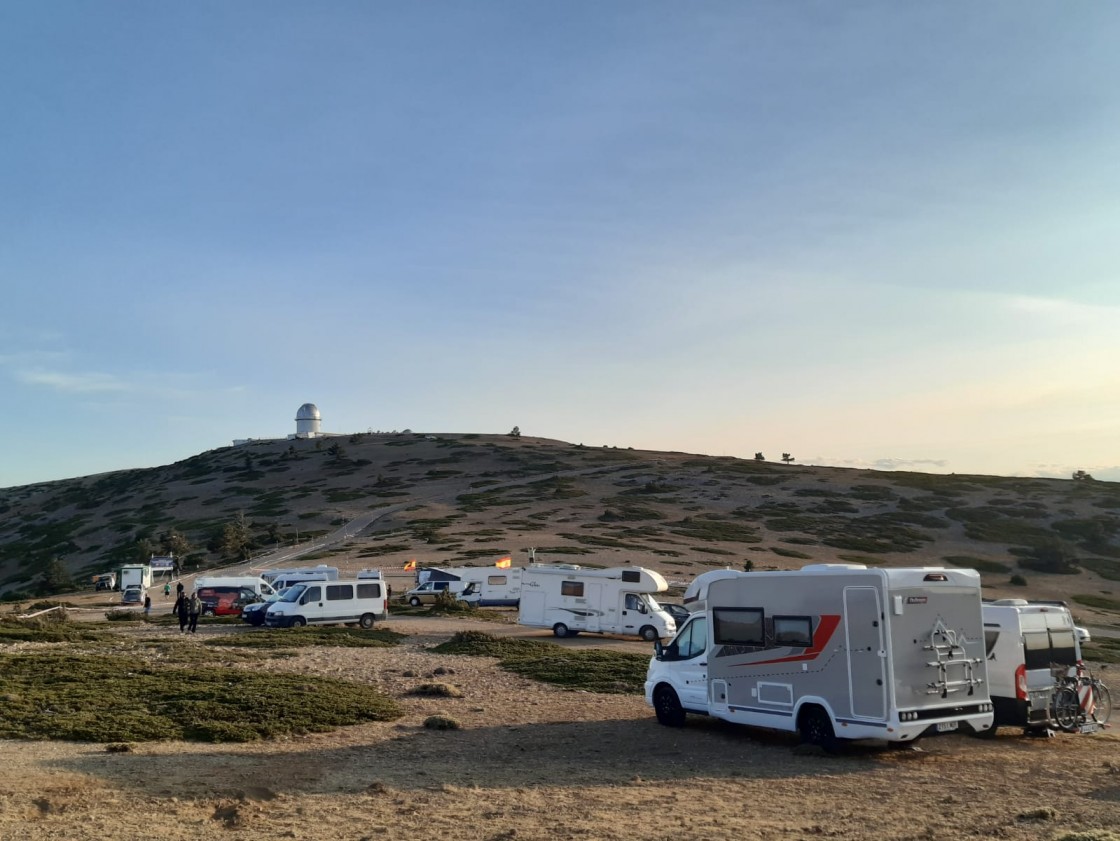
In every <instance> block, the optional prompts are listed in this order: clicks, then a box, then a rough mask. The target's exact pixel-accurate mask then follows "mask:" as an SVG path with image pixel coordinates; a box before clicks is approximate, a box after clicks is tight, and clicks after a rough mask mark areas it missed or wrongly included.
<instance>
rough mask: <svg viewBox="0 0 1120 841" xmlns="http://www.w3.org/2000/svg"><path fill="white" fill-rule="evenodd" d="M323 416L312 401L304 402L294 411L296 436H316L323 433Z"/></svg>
mask: <svg viewBox="0 0 1120 841" xmlns="http://www.w3.org/2000/svg"><path fill="white" fill-rule="evenodd" d="M322 426H323V416H322V415H321V414H319V407H318V406H316V405H315V404H314V403H304V404H303V405H302V406H300V407H299V409H298V410H297V411H296V434H295V437H296V438H318V437H319V436H320V435H322V434H323V429H322Z"/></svg>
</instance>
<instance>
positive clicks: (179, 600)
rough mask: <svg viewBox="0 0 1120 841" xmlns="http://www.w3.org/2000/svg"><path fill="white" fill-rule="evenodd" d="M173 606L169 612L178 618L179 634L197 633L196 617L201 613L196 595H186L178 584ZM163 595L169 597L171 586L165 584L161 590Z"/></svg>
mask: <svg viewBox="0 0 1120 841" xmlns="http://www.w3.org/2000/svg"><path fill="white" fill-rule="evenodd" d="M176 586H177V587H178V590H177V593H176V598H175V606H174V607H173V608H172V609H171V612H172V613H174V614H176V615H177V616H178V617H179V633H180V634H186V633H191V634H194V633H197V631H198V617H199V615H200V614H201V613H202V600H201V599H200V598H199V597H198V593H197V592H194V593H191V594H190V595H189V596H188V595H187V591H186V590H184V589H183V585H182V583H181V582H180V583H179V584H178V585H176ZM163 592H164V595H166V596H170V595H171V585H170V584H167V585H165V586H164V589H163Z"/></svg>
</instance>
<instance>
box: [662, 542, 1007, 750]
mask: <svg viewBox="0 0 1120 841" xmlns="http://www.w3.org/2000/svg"><path fill="white" fill-rule="evenodd" d="M727 572H730V571H722V572H721V574H720V575H719V576H714V575H713V577H712V578H710V579H708V580H706V581H703V582H699V586H697V584H696V583H694V585H693V587H694V588H695V590H694V591H693V592H692V595H693V596H694V598H693V600H692V602H691V604H690V607H691V608H693V612H692V615H691V617H690V618H689V619H688V621H687V622H685V623H684V625H683V626H682V627H681V629H680V630H679V631H678V632H677V635H676V637H675V638H674V639H673V640H672V642H670V643H669V644H668V645H665V646H662V645H661V644H660V643H658V644H657V648H656V654H655V655H654V657H653V659H652V660H651V661H650V665H649V672H648V674H647V676H646V685H645V692H646V701H647V703H649V704H650V705H651V706H652V707H653V708H654V710H655V711H656V713H657V719H658V721H660V722H661V723H662V724H665V725H669V726H681V725H683V724H684V723H685V717H686V713H690V712H691V713H701V714H704V715H711V716H715V717H716V718H721V719H724V720H725V721H730V722H736V723H739V724H748V725H752V726H756V727H766V728H770V729H774V730H787V731H797V732H799V733H800V734H801V737H802V739H803V740H804V741H807V742H810V743H813V744H818V745H821V746H823V747H825V748H829V749H831V748H832V747H834V746H835V745H836V742H837V740H838V739H885V740H887V741H894V742H905V741H913V740H914V739H917V738H918V737H920V736H922V735H924V734H926V733H927V732H929V733H943V732H948V731H953V730H957V729H959V728H960V729H967V730H972V731H981V730H984V729H986V728H988V727H991V724H992V719H993V712H992V703H991V699H990V698H989V696H988V685H987V681H986V673H985V668H984V665H985V658H984V627H983V621H982V619H981V616H980V576H979V574H978V573H976V572H975V571H974V570H966V569H940V568H924V569H868V568H867V567H864V566H860V565H857V564H816V565H810V566H806V567H803V568H802V569H800V570H794V571H784V572H731V574H726V573H727ZM690 590H693V588H690ZM699 590H703V591H704V592H703V595H702V596H700V595H699V593H698V592H696V591H699ZM688 595H689V594H686V598H687V597H688ZM698 603H702V606H696V607H693V605H698Z"/></svg>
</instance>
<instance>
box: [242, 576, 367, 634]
mask: <svg viewBox="0 0 1120 841" xmlns="http://www.w3.org/2000/svg"><path fill="white" fill-rule="evenodd" d="M388 615H389V605H388V601H387V599H386V598H385V584H384V582H382V581H379V580H376V579H368V578H363V579H358V578H355V579H349V580H345V579H339V580H338V581H307V582H304V583H303V584H296V585H294V586H293V587H291V588H289V589H288V590H287V591H286V592H285V593H284V595H283V596H281V597H280V598H279V599H277V600H276V601H274V602H273V603H272V604H270V605H269V606H268V612H267V613H266V614H265V617H264V624H265V625H267V626H268V627H270V628H300V627H303V626H304V625H340V624H349V623H352V622H356V623H357V624H358V625H360V626H361V627H363V628H372V627H373V623H374V621H376V620H384V619H385V618H386V617H387V616H388Z"/></svg>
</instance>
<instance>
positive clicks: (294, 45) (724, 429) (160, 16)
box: [0, 0, 1120, 487]
mask: <svg viewBox="0 0 1120 841" xmlns="http://www.w3.org/2000/svg"><path fill="white" fill-rule="evenodd" d="M1118 36H1120V6H1118V5H1116V4H1107V3H1095V4H1093V3H1078V4H1068V3H1058V2H1038V3H1027V4H1024V3H1021V2H983V3H975V2H964V0H958V1H957V2H953V0H949V1H948V2H939V3H923V4H917V3H896V2H893V0H892V1H889V2H846V3H834V2H796V0H795V1H794V2H744V0H735V2H704V1H703V0H700V2H696V3H679V2H661V1H660V0H642V2H630V0H612V2H610V3H602V2H598V0H594V1H592V0H571V1H570V2H564V3H540V2H528V3H514V2H508V0H477V2H467V3H464V2H459V1H458V0H456V2H444V1H443V0H430V2H424V3H390V2H370V1H369V0H363V2H339V1H338V0H336V1H335V2H323V3H307V2H286V1H285V0H239V2H236V3H229V2H225V0H222V2H207V0H196V2H191V3H174V2H169V1H168V0H156V2H152V1H151V0H102V1H101V2H93V0H82V2H74V1H73V0H52V2H50V3H43V2H39V0H5V2H4V3H2V4H0V389H2V393H3V395H4V398H3V402H2V404H0V405H2V411H0V487H8V486H15V485H24V484H30V483H34V482H39V481H46V480H52V479H61V478H70V477H76V476H83V475H88V474H94V473H100V472H104V471H109V470H119V469H126V468H135V467H148V466H155V465H161V464H168V463H171V462H174V461H178V460H181V459H184V458H188V457H190V456H192V455H195V454H197V453H200V452H204V451H206V450H211V449H214V448H217V447H222V446H228V445H229V444H230V443H231V442H232V440H233V439H235V438H250V437H252V438H270V437H283V436H285V435H287V434H289V433H292V432H294V431H295V413H296V410H297V409H298V407H299V406H300V405H301V404H303V403H305V402H313V403H315V404H316V405H317V406H318V407H319V409H320V411H321V412H322V416H323V429H324V430H325V431H330V432H339V433H353V432H365V431H367V430H375V431H377V430H382V431H390V430H403V429H405V428H408V429H412V430H414V431H417V432H421V431H422V432H433V433H484V434H485V433H497V434H501V433H505V432H508V431H510V430H511V429H512V428H513V427H514V426H518V427H519V428H520V430H521V432H522V433H523V434H525V435H534V436H543V437H547V438H556V439H561V440H564V441H569V442H571V443H582V444H584V445H587V446H604V445H606V446H616V447H620V448H623V447H634V448H635V449H653V450H673V451H686V452H693V453H704V454H710V455H717V456H736V457H742V458H752V457H753V456H754V454H755V453H756V452H761V453H763V455H764V456H765V457H766V458H767V459H769V460H774V461H776V460H778V459H779V458H780V457H781V455H782V454H783V453H788V454H790V455H792V456H793V458H794V459H795V460H796V461H797V462H798V463H801V464H818V465H833V466H845V467H866V468H874V469H883V470H890V469H901V470H918V471H922V472H931V473H982V474H993V475H1003V476H1053V477H1059V478H1069V477H1070V475H1071V474H1072V472H1073V471H1075V470H1084V471H1086V472H1088V473H1090V474H1091V475H1093V476H1094V477H1095V478H1097V479H1102V480H1111V481H1120V282H1118V277H1117V274H1118V272H1120V154H1118V152H1120V51H1118V50H1117V49H1116V43H1117V38H1118Z"/></svg>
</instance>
